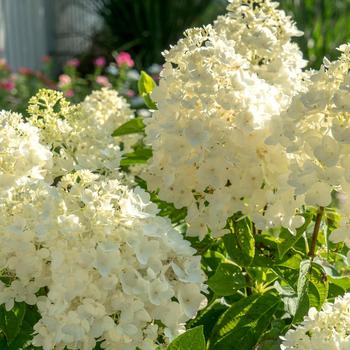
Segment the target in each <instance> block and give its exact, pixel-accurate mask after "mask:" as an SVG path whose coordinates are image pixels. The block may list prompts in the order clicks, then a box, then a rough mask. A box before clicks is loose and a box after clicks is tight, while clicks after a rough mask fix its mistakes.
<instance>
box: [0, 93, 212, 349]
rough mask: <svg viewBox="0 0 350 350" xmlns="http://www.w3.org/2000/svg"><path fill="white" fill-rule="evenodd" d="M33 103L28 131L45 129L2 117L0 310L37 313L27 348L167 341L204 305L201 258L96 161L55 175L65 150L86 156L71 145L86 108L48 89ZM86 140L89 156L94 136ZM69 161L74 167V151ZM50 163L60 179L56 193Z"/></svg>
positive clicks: (149, 345) (144, 345)
mask: <svg viewBox="0 0 350 350" xmlns="http://www.w3.org/2000/svg"><path fill="white" fill-rule="evenodd" d="M88 101H89V100H88ZM34 102H35V99H33V100H32V104H31V107H30V112H31V113H32V117H31V118H32V119H30V122H31V123H32V124H36V125H38V126H39V128H37V127H36V126H34V125H31V124H30V123H28V122H23V121H22V119H21V116H20V115H17V114H13V113H8V112H2V114H1V115H0V120H1V124H2V126H3V129H2V130H4V132H2V131H1V133H0V148H1V157H2V158H1V160H2V162H1V174H0V176H1V179H3V180H2V181H1V182H0V219H1V221H0V222H1V224H0V226H1V232H2V234H1V235H0V269H1V272H2V279H1V282H0V304H4V305H5V307H6V309H7V310H10V309H11V308H12V307H13V305H14V303H15V302H22V301H23V302H25V303H27V304H30V305H37V307H38V310H39V313H40V315H41V319H40V320H39V321H38V323H37V324H36V325H35V326H34V338H33V341H32V344H33V345H35V346H39V347H42V348H43V349H44V350H53V349H64V348H66V347H67V348H69V349H77V350H78V349H79V350H92V349H93V348H94V347H95V346H96V343H97V342H100V343H101V347H102V348H103V349H107V350H109V349H110V350H112V349H113V350H114V349H123V350H124V349H125V350H136V349H142V350H154V349H155V348H157V347H158V345H159V344H158V342H159V339H161V340H162V342H164V343H165V344H166V343H167V342H168V341H170V340H171V339H172V338H174V337H175V336H176V335H178V334H179V332H182V331H183V330H184V323H185V322H186V321H187V320H188V319H190V318H192V317H194V316H195V314H196V312H197V311H198V309H199V308H200V307H202V306H204V304H205V300H206V299H205V297H204V295H203V294H202V292H205V291H206V288H205V285H204V283H203V282H204V275H203V272H202V271H201V268H200V256H194V253H195V249H193V248H192V247H191V246H190V243H189V242H188V241H186V240H184V239H183V237H182V235H181V234H180V233H179V232H178V231H177V230H175V229H174V228H173V227H172V225H171V222H170V220H169V219H167V218H162V217H159V216H157V213H158V209H157V207H156V205H155V204H153V203H152V202H151V201H150V198H149V195H148V194H147V193H146V192H145V191H143V190H142V189H140V188H135V189H133V190H132V189H130V188H128V187H126V186H125V185H123V184H122V182H121V180H120V177H119V178H118V176H115V173H114V172H111V173H109V172H106V171H105V170H104V169H103V170H102V171H101V172H100V174H96V170H98V169H99V167H97V166H96V164H92V166H91V168H88V167H86V168H85V169H79V167H80V168H82V167H83V165H85V166H87V165H89V164H90V163H83V162H78V161H77V162H76V163H74V167H75V169H74V171H71V170H72V169H71V168H67V169H64V168H63V169H59V168H58V164H59V160H60V159H59V154H60V152H59V151H58V150H61V149H64V151H66V150H68V152H71V151H72V152H73V151H75V150H76V149H77V148H78V147H79V145H78V144H76V146H75V148H74V145H73V140H74V139H75V137H76V135H79V130H78V126H77V125H78V122H77V123H75V122H74V120H77V118H79V116H81V112H80V110H79V109H80V108H81V107H80V106H78V107H73V106H69V105H68V104H65V101H64V100H61V99H60V95H59V94H56V93H55V92H51V93H50V92H41V93H40V94H39V95H38V97H37V100H36V103H38V108H37V109H35V107H34ZM57 103H58V105H56V104H57ZM89 103H90V102H89ZM40 104H41V105H40ZM48 106H49V107H48ZM92 106H93V103H91V105H90V107H89V108H90V109H89V111H90V112H91V116H93V115H94V112H93V107H92ZM45 110H46V111H49V113H48V114H47V115H46V114H45V113H44V111H45ZM34 112H35V113H34ZM55 118H56V120H55ZM83 118H84V120H85V121H86V120H88V117H85V116H83V117H82V119H83ZM101 118H102V116H101ZM92 119H93V117H91V119H90V120H92ZM108 122H110V121H109V120H108ZM83 124H84V123H82V125H83ZM86 124H87V123H86V122H85V124H84V126H85V127H86V130H87V129H89V126H88V125H86ZM112 124H113V123H112V122H111V126H110V128H112ZM48 125H50V127H49V126H48ZM99 125H100V126H101V129H102V128H103V125H104V122H103V121H101V122H99ZM51 126H52V128H53V129H52V130H51ZM106 128H107V127H106ZM91 129H92V128H91ZM84 132H85V129H84V131H82V132H81V133H80V135H83V134H84ZM98 133H100V134H99V135H100V136H101V139H102V138H103V137H104V136H103V132H102V130H99V131H96V134H95V136H92V137H91V138H90V140H91V143H92V145H93V146H95V145H96V143H95V137H96V138H97V134H98ZM107 134H110V133H109V131H108V132H106V135H107ZM106 137H107V136H106ZM40 139H41V140H42V142H40ZM60 142H62V144H60ZM82 142H83V143H85V144H86V148H87V149H94V148H93V147H92V148H91V145H90V144H89V143H88V142H89V138H88V137H86V139H83V140H82ZM44 143H46V145H44ZM101 151H103V148H101ZM96 152H97V151H96ZM70 155H71V156H72V159H74V161H76V160H77V159H79V157H78V156H79V152H78V153H71V154H70ZM73 156H74V157H73ZM93 156H96V157H98V153H94V154H93ZM117 156H118V154H116V155H115V157H116V158H117ZM52 159H53V163H54V164H53V167H54V169H55V170H56V174H58V173H59V174H62V176H61V178H60V179H59V181H55V185H53V184H52V179H53V177H52V176H51V175H50V174H51V172H52V169H53V168H52Z"/></svg>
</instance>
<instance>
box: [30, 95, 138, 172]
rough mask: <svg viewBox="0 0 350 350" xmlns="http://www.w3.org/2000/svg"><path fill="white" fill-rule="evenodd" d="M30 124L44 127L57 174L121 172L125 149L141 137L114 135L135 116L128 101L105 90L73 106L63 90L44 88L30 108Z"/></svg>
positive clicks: (42, 131) (33, 100)
mask: <svg viewBox="0 0 350 350" xmlns="http://www.w3.org/2000/svg"><path fill="white" fill-rule="evenodd" d="M28 111H29V113H30V115H31V118H30V119H29V121H30V123H32V124H33V125H35V126H37V127H39V128H40V129H41V135H42V142H43V143H44V144H47V145H50V147H51V148H52V149H53V150H54V152H53V156H54V169H53V170H52V173H53V174H55V175H56V176H60V175H63V174H64V173H66V172H67V171H71V170H73V169H74V170H78V169H90V170H99V171H101V170H104V171H107V172H109V173H111V172H118V167H119V163H120V159H121V154H122V152H121V149H120V147H119V144H120V141H122V142H123V143H124V146H125V147H124V149H125V150H124V152H125V151H127V150H129V149H130V148H131V146H132V145H133V144H134V143H136V142H137V139H138V137H139V136H134V137H130V138H129V137H127V136H125V137H124V138H115V137H112V133H113V131H114V130H115V129H116V128H117V127H119V126H120V125H122V124H124V123H125V122H126V121H128V120H130V119H131V118H133V112H132V111H131V109H130V107H129V105H128V104H127V102H126V100H125V99H124V98H123V97H121V96H119V95H118V93H117V92H116V91H113V90H109V89H102V90H100V91H95V92H93V93H92V94H91V95H89V96H87V97H86V98H85V100H84V101H83V102H82V103H81V104H80V105H78V106H72V105H70V104H69V103H68V102H67V100H66V99H64V97H63V95H62V93H61V92H57V91H52V90H42V91H40V93H39V94H38V95H37V96H34V97H33V98H32V99H31V101H30V105H29V108H28Z"/></svg>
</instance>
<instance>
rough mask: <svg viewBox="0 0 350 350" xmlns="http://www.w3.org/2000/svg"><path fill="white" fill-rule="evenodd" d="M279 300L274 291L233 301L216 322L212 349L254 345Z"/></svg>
mask: <svg viewBox="0 0 350 350" xmlns="http://www.w3.org/2000/svg"><path fill="white" fill-rule="evenodd" d="M280 304H281V300H280V298H279V297H278V296H275V295H273V294H263V295H258V294H256V295H252V296H250V297H247V298H243V299H241V300H240V301H238V302H236V303H234V304H233V305H232V306H231V307H230V308H229V309H228V310H227V311H226V312H225V313H224V314H223V315H222V316H221V317H220V319H219V320H218V322H217V324H216V325H215V327H214V329H213V332H212V334H211V337H210V343H209V349H210V350H251V349H253V348H254V346H255V345H256V344H257V342H258V340H259V338H260V337H261V335H262V334H263V333H264V331H265V330H266V329H267V327H268V326H269V325H270V323H271V321H272V320H273V315H274V314H275V312H276V311H277V309H278V308H279V306H280Z"/></svg>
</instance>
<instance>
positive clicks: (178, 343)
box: [168, 326, 205, 350]
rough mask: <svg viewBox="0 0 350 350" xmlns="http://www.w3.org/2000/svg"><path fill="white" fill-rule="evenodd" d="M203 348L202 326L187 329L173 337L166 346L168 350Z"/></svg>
mask: <svg viewBox="0 0 350 350" xmlns="http://www.w3.org/2000/svg"><path fill="white" fill-rule="evenodd" d="M189 349H191V350H205V339H204V335H203V326H198V327H195V328H192V329H190V330H188V331H187V332H185V333H183V334H181V335H180V336H178V337H177V338H175V339H174V340H173V341H172V342H171V344H170V345H169V346H168V350H189Z"/></svg>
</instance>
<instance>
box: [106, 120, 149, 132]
mask: <svg viewBox="0 0 350 350" xmlns="http://www.w3.org/2000/svg"><path fill="white" fill-rule="evenodd" d="M144 130H145V124H144V123H143V118H140V117H138V118H134V119H131V120H129V121H127V122H126V123H124V124H123V125H121V126H120V127H119V128H117V129H116V130H114V131H113V134H112V136H122V135H129V134H136V133H139V132H143V131H144Z"/></svg>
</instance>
